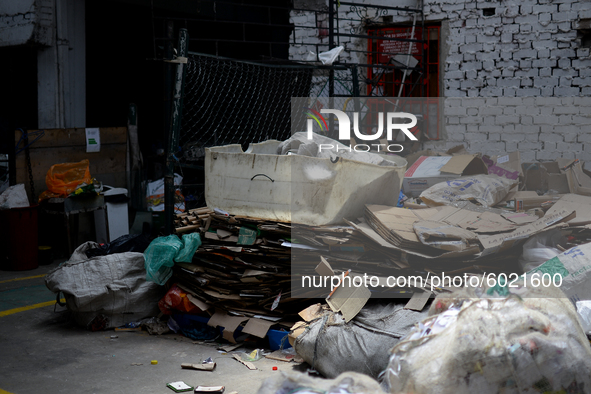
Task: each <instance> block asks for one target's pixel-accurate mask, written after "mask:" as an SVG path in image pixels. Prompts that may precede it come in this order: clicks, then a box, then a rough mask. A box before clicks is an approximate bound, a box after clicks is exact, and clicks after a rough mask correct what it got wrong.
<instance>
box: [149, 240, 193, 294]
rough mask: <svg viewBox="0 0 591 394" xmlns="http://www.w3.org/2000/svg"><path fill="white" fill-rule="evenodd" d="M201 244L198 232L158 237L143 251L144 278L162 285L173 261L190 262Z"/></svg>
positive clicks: (170, 274)
mask: <svg viewBox="0 0 591 394" xmlns="http://www.w3.org/2000/svg"><path fill="white" fill-rule="evenodd" d="M200 245H201V237H200V236H199V233H192V234H185V235H183V239H182V241H181V240H180V239H179V237H178V236H177V235H174V234H173V235H169V236H167V237H158V238H156V239H154V240H153V241H152V242H151V243H150V245H149V246H148V247H147V248H146V250H145V251H144V259H145V267H146V280H149V281H152V282H154V283H158V284H159V285H164V284H165V283H166V282H167V281H168V279H170V277H171V276H172V267H173V266H174V262H175V261H178V262H185V263H190V262H191V261H192V260H193V255H194V254H195V252H196V251H197V249H198V248H199V246H200Z"/></svg>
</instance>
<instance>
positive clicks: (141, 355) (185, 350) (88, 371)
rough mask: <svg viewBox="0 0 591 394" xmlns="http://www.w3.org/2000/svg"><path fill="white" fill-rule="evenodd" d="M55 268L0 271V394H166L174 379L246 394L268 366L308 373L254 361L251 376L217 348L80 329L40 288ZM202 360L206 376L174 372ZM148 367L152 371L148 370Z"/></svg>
mask: <svg viewBox="0 0 591 394" xmlns="http://www.w3.org/2000/svg"><path fill="white" fill-rule="evenodd" d="M57 265H58V262H54V263H53V264H51V265H48V266H40V267H39V268H37V269H35V270H31V271H20V272H15V271H13V272H10V271H0V349H1V351H0V394H7V393H8V394H27V393H39V392H41V393H52V394H53V393H68V394H71V393H126V394H129V393H142V394H156V393H163V394H167V393H168V394H169V393H173V391H172V390H171V389H169V388H167V387H166V383H170V382H175V381H179V380H182V381H184V382H185V383H187V384H189V385H191V386H195V385H206V386H210V385H211V386H213V385H224V386H225V387H226V393H229V392H232V391H238V392H239V393H240V394H252V393H256V392H257V390H258V388H259V387H260V385H261V383H262V381H263V380H264V379H265V378H267V377H270V376H273V375H274V374H277V373H278V372H277V371H273V367H278V370H279V371H289V370H305V368H306V367H307V365H306V364H303V365H296V364H294V363H284V362H281V361H272V360H268V359H261V360H259V361H256V362H255V363H254V364H255V365H256V367H257V368H258V369H257V370H253V371H251V370H249V369H247V368H246V367H245V366H243V365H242V364H240V363H238V362H237V361H236V360H234V359H233V358H232V355H231V354H227V353H226V354H222V353H220V352H219V351H218V350H217V349H216V346H213V345H205V344H196V343H194V341H192V340H190V339H187V338H185V337H182V336H179V335H176V334H171V335H162V336H150V335H148V334H147V332H145V331H142V332H115V331H113V330H109V331H102V332H90V331H87V330H85V329H82V328H79V327H77V326H75V325H74V324H73V323H72V322H71V321H70V320H69V319H68V316H67V315H68V314H67V312H65V308H61V307H59V306H56V305H55V295H54V294H53V293H51V292H50V291H49V290H47V288H46V287H45V284H44V281H43V277H44V276H45V274H46V273H47V272H49V271H50V270H51V269H53V268H55V267H56V266H57ZM112 335H116V336H117V337H118V338H116V339H112V338H111V336H112ZM240 351H243V349H237V350H236V351H235V352H240ZM207 357H212V358H213V359H214V360H215V362H216V363H217V367H216V369H215V370H214V371H212V372H207V371H192V370H184V369H181V363H200V362H201V361H202V360H204V359H205V358H207ZM151 360H157V361H158V364H157V365H151V364H150V362H151ZM134 364H141V365H134Z"/></svg>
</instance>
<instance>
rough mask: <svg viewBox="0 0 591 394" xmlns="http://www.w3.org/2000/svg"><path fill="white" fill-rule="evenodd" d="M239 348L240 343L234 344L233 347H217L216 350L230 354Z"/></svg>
mask: <svg viewBox="0 0 591 394" xmlns="http://www.w3.org/2000/svg"><path fill="white" fill-rule="evenodd" d="M240 346H242V343H236V344H233V345H226V346H220V347H218V349H220V350H223V351H224V352H226V353H230V352H231V351H233V350H236V349H238V348H239V347H240Z"/></svg>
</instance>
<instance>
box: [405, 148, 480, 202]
mask: <svg viewBox="0 0 591 394" xmlns="http://www.w3.org/2000/svg"><path fill="white" fill-rule="evenodd" d="M476 174H488V170H487V168H486V165H485V164H484V162H483V161H482V159H480V158H479V157H477V155H455V156H421V157H420V158H419V159H417V160H416V161H415V162H414V163H413V164H412V166H410V167H409V168H408V170H406V173H405V174H404V180H403V182H402V188H403V189H404V193H405V194H406V195H407V196H412V197H418V196H419V195H420V194H421V192H423V191H424V190H427V189H428V188H430V187H431V186H433V185H435V184H437V183H440V182H445V181H451V180H454V179H456V178H458V177H459V176H463V175H476Z"/></svg>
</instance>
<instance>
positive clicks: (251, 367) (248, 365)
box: [233, 354, 257, 371]
mask: <svg viewBox="0 0 591 394" xmlns="http://www.w3.org/2000/svg"><path fill="white" fill-rule="evenodd" d="M233 357H234V360H237V361H239V362H240V363H241V364H244V365H245V366H246V368H248V369H250V370H251V371H254V370H255V369H257V367H255V366H254V364H253V363H251V362H250V361H244V360H243V359H241V358H240V356H239V355H237V354H234V355H233Z"/></svg>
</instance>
